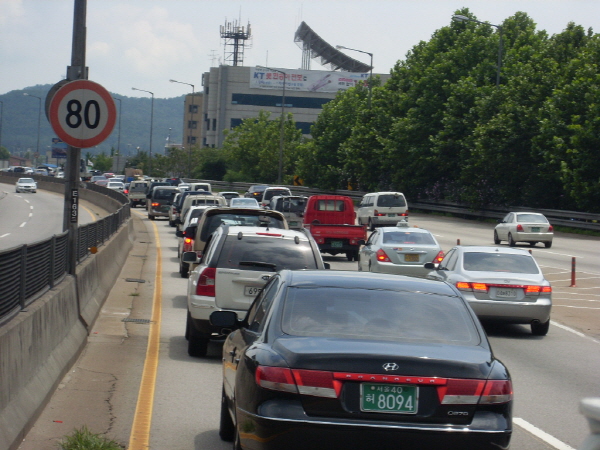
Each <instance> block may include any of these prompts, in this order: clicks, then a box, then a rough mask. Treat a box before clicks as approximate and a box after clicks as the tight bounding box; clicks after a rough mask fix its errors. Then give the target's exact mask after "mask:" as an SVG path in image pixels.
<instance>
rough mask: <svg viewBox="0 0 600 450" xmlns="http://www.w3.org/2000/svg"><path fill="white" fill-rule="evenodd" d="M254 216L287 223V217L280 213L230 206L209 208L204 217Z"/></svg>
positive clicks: (270, 210)
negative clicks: (268, 217) (237, 214)
mask: <svg viewBox="0 0 600 450" xmlns="http://www.w3.org/2000/svg"><path fill="white" fill-rule="evenodd" d="M232 213H233V214H235V213H239V214H254V215H257V216H262V215H266V216H274V217H277V218H278V219H280V220H284V221H285V216H284V215H283V214H281V213H280V212H279V211H273V210H272V209H250V208H231V207H229V206H216V207H213V208H209V209H208V210H207V211H206V212H205V213H204V217H210V216H214V215H217V214H232Z"/></svg>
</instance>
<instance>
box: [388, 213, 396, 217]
mask: <svg viewBox="0 0 600 450" xmlns="http://www.w3.org/2000/svg"><path fill="white" fill-rule="evenodd" d="M388 217H396V214H395V213H388Z"/></svg>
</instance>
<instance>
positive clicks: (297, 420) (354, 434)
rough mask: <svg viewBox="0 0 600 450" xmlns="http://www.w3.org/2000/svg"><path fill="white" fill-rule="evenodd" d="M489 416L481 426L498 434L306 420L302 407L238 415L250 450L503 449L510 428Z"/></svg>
mask: <svg viewBox="0 0 600 450" xmlns="http://www.w3.org/2000/svg"><path fill="white" fill-rule="evenodd" d="M293 409H297V411H293ZM294 416H297V417H294ZM487 416H489V414H487ZM487 416H486V418H485V419H484V418H483V417H482V418H481V419H482V420H481V421H480V422H481V423H482V424H483V423H485V424H487V426H490V424H494V425H495V426H497V427H498V426H499V428H483V427H477V426H473V425H467V426H465V425H460V426H454V425H445V426H444V425H439V426H435V425H434V426H432V425H419V424H408V423H392V422H376V421H368V422H367V421H360V420H339V419H329V418H326V417H310V416H307V415H306V414H305V413H304V411H303V410H302V407H301V406H300V405H298V406H297V408H292V410H290V408H289V405H288V406H287V407H286V408H285V409H281V408H280V406H278V405H273V407H272V408H269V406H268V405H264V406H263V407H261V410H260V415H257V414H252V413H249V412H247V411H243V410H241V409H239V408H238V409H237V411H236V419H237V423H238V424H239V425H238V426H239V431H240V438H241V443H242V448H245V449H253V450H258V449H261V450H271V449H273V450H275V449H281V448H285V449H286V450H294V449H298V450H300V449H302V450H306V449H307V448H310V449H311V450H313V449H326V450H330V449H331V448H343V449H345V450H346V449H348V450H353V449H365V448H399V443H402V448H415V449H417V448H418V449H451V450H454V449H455V450H465V449H470V448H476V449H478V450H492V449H493V450H499V449H507V448H508V447H509V443H510V438H511V433H512V430H511V429H510V424H509V423H507V421H506V419H505V417H504V416H502V415H497V414H495V415H494V417H493V418H491V417H487ZM474 422H477V418H476V419H475V420H474Z"/></svg>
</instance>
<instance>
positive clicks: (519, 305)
mask: <svg viewBox="0 0 600 450" xmlns="http://www.w3.org/2000/svg"><path fill="white" fill-rule="evenodd" d="M463 294H464V293H463ZM465 297H466V298H467V301H468V302H469V305H471V308H472V309H473V311H474V312H475V314H477V317H479V319H481V320H490V321H498V322H506V323H521V324H529V323H531V322H532V321H534V320H539V321H540V322H547V321H548V320H549V319H550V311H551V309H552V300H550V298H548V297H540V298H538V299H537V300H536V301H535V302H508V301H499V300H475V299H473V298H472V297H470V296H465Z"/></svg>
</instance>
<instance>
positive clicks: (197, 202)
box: [190, 197, 219, 206]
mask: <svg viewBox="0 0 600 450" xmlns="http://www.w3.org/2000/svg"><path fill="white" fill-rule="evenodd" d="M218 204H219V201H218V200H217V199H214V198H206V197H205V198H202V197H200V198H194V199H192V200H191V203H190V206H197V205H218Z"/></svg>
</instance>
